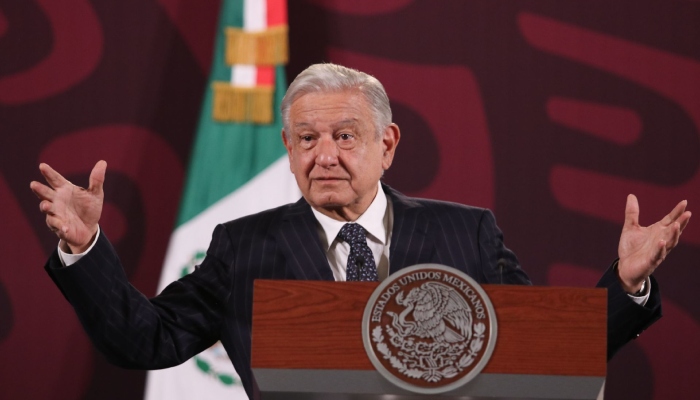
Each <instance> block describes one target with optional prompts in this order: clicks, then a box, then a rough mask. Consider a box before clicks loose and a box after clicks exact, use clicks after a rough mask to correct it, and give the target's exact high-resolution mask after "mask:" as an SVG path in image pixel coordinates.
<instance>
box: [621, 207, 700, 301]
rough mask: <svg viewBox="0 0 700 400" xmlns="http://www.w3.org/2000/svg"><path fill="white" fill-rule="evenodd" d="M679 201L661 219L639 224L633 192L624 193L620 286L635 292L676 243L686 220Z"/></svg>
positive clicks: (684, 211) (686, 222) (686, 217)
mask: <svg viewBox="0 0 700 400" xmlns="http://www.w3.org/2000/svg"><path fill="white" fill-rule="evenodd" d="M687 204H688V202H687V201H685V200H683V201H681V202H680V203H678V205H677V206H676V207H675V208H674V209H673V210H672V211H671V212H670V213H669V214H668V215H666V216H665V217H664V218H663V219H662V220H661V221H658V222H657V223H655V224H653V225H649V226H640V225H639V203H638V201H637V197H636V196H635V195H633V194H630V195H629V196H627V206H626V207H625V224H624V226H623V227H622V235H621V236H620V245H619V246H618V250H617V251H618V256H619V257H620V261H619V263H618V273H619V276H620V283H621V284H622V288H623V289H624V290H625V291H626V292H627V293H636V292H638V291H639V290H640V288H641V287H642V283H643V282H644V281H645V280H646V278H647V277H648V276H649V275H651V274H652V272H654V270H655V269H656V268H657V267H658V266H659V264H661V262H662V261H663V260H664V259H665V258H666V256H667V255H668V253H669V252H670V251H671V250H673V248H674V247H676V245H677V244H678V239H679V238H680V236H681V233H682V232H683V229H685V227H686V225H687V224H688V221H689V220H690V215H691V213H690V211H686V209H685V208H686V206H687Z"/></svg>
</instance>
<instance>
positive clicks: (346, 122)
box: [331, 118, 359, 128]
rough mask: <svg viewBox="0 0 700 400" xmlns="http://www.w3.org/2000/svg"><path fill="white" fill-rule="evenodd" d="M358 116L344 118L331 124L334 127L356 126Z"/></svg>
mask: <svg viewBox="0 0 700 400" xmlns="http://www.w3.org/2000/svg"><path fill="white" fill-rule="evenodd" d="M358 122H359V121H358V120H357V118H350V119H344V120H342V121H338V122H336V123H335V124H333V125H331V127H333V128H339V127H345V126H355V125H357V124H358Z"/></svg>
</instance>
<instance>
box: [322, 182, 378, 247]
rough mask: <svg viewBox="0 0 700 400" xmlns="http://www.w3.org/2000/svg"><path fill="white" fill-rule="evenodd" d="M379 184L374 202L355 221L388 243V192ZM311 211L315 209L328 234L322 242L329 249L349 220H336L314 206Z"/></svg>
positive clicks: (375, 236) (324, 230) (369, 232)
mask: <svg viewBox="0 0 700 400" xmlns="http://www.w3.org/2000/svg"><path fill="white" fill-rule="evenodd" d="M377 185H378V189H377V195H376V196H374V200H372V203H371V204H370V205H369V207H368V208H367V210H366V211H365V212H364V213H362V215H360V217H359V218H357V220H355V221H353V222H355V223H358V224H360V225H362V227H363V228H365V230H366V231H367V233H368V234H370V235H372V236H373V237H374V238H375V239H376V240H378V241H379V242H381V243H382V244H386V229H387V228H386V226H384V215H385V214H386V208H387V199H386V194H385V193H384V191H383V190H382V185H381V183H377ZM311 211H313V213H314V216H315V217H316V220H317V221H318V222H319V224H321V228H322V229H323V232H324V233H325V234H326V240H325V242H324V241H323V240H322V241H321V242H323V243H324V244H325V245H326V251H328V249H330V247H331V245H332V244H333V241H334V240H335V238H336V236H338V232H340V229H341V228H342V227H343V225H345V224H346V223H347V222H345V221H338V220H335V219H333V218H331V217H329V216H327V215H324V214H322V213H320V212H318V211H316V209H314V208H313V207H311Z"/></svg>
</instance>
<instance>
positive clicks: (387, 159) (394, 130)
mask: <svg viewBox="0 0 700 400" xmlns="http://www.w3.org/2000/svg"><path fill="white" fill-rule="evenodd" d="M399 140H401V130H400V129H399V126H398V125H396V124H393V123H392V124H389V126H387V127H386V129H384V136H383V137H382V145H383V146H384V154H382V168H383V169H384V170H387V169H389V167H391V163H392V162H393V161H394V153H395V152H396V146H398V145H399Z"/></svg>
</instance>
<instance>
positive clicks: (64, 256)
mask: <svg viewBox="0 0 700 400" xmlns="http://www.w3.org/2000/svg"><path fill="white" fill-rule="evenodd" d="M99 237H100V227H99V226H98V227H97V234H96V235H95V240H93V241H92V243H91V244H90V247H88V249H87V250H85V251H84V252H82V253H80V254H71V253H66V252H65V251H63V250H61V242H60V241H59V242H58V258H60V259H61V264H63V266H64V267H70V266H71V265H73V264H75V263H77V262H78V261H79V260H80V259H81V258H83V257H84V256H85V255H86V254H87V253H88V252H90V250H92V248H93V247H95V243H97V238H99ZM647 297H649V296H648V295H647Z"/></svg>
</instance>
